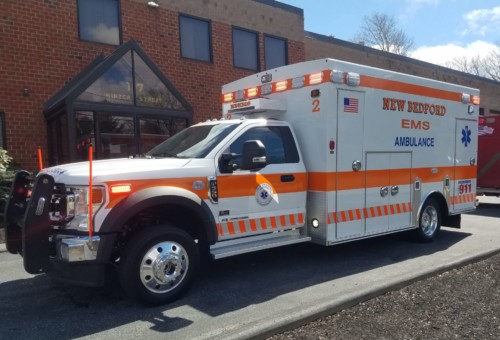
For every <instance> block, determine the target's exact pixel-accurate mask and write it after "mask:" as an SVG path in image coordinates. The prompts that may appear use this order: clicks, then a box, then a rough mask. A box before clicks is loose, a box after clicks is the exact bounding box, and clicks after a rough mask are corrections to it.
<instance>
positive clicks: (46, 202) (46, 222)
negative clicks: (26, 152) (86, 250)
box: [22, 174, 54, 274]
mask: <svg viewBox="0 0 500 340" xmlns="http://www.w3.org/2000/svg"><path fill="white" fill-rule="evenodd" d="M53 190H54V178H53V177H52V176H50V175H47V174H41V175H39V176H37V178H36V180H35V184H34V186H33V193H32V195H31V198H30V200H29V202H28V207H27V209H26V213H25V215H24V224H23V227H22V240H23V241H22V246H23V250H22V254H23V258H24V269H26V271H27V272H28V273H30V274H39V273H43V272H46V271H49V270H50V269H51V264H50V253H51V251H50V242H49V236H50V232H51V226H50V217H49V208H50V201H51V198H52V191H53Z"/></svg>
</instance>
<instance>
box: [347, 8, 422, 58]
mask: <svg viewBox="0 0 500 340" xmlns="http://www.w3.org/2000/svg"><path fill="white" fill-rule="evenodd" d="M354 40H355V41H356V42H358V43H360V44H363V45H367V46H370V47H373V48H378V49H380V50H382V51H386V52H391V53H396V54H400V55H408V53H409V52H410V50H411V49H412V48H413V45H414V42H413V38H411V37H409V36H408V35H406V33H405V32H404V31H403V30H401V29H398V28H397V24H396V19H394V17H393V16H389V15H387V14H380V13H375V14H372V15H371V16H369V17H368V16H365V17H364V23H363V25H362V26H361V28H360V30H359V32H358V34H357V35H356V37H355V39H354Z"/></svg>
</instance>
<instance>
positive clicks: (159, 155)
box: [149, 152, 179, 158]
mask: <svg viewBox="0 0 500 340" xmlns="http://www.w3.org/2000/svg"><path fill="white" fill-rule="evenodd" d="M149 156H150V157H152V158H156V157H172V158H179V157H177V155H174V154H172V153H170V152H159V153H155V154H153V155H149Z"/></svg>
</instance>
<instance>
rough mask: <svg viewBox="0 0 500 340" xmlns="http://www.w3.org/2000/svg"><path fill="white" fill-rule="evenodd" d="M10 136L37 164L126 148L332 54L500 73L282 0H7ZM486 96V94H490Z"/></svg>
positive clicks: (452, 77)
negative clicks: (329, 27) (380, 43)
mask: <svg viewBox="0 0 500 340" xmlns="http://www.w3.org/2000/svg"><path fill="white" fill-rule="evenodd" d="M0 13H1V16H0V46H1V47H2V48H1V50H0V125H1V128H0V134H1V136H0V137H1V138H0V146H2V147H4V148H5V149H7V150H8V151H9V153H10V155H12V156H13V157H14V159H15V161H16V162H17V163H19V164H20V165H21V166H23V167H25V168H26V169H28V170H34V169H35V168H36V166H37V158H36V154H37V147H38V146H41V148H42V151H43V155H44V163H45V165H55V164H60V163H64V162H70V161H77V160H82V159H85V158H86V154H85V152H84V150H85V149H86V145H87V144H88V143H89V142H92V143H93V144H94V148H95V156H94V157H95V158H112V157H122V156H128V155H134V154H140V153H142V152H144V150H145V149H147V148H148V147H149V146H151V145H153V144H154V143H156V142H158V141H159V140H162V139H164V138H165V137H166V136H169V135H170V134H172V133H175V132H176V131H177V130H178V129H181V128H183V127H185V126H186V125H188V124H191V123H193V122H197V121H201V120H206V119H210V118H218V117H219V116H220V112H221V105H220V89H221V86H222V85H223V84H225V83H227V82H230V81H232V80H235V79H238V78H241V77H243V76H247V75H249V74H252V73H255V72H257V71H261V70H265V69H269V68H274V67H277V66H281V65H285V64H292V63H296V62H300V61H304V60H309V59H317V58H323V57H334V58H338V59H344V60H348V61H353V62H358V63H363V64H367V65H372V66H377V67H382V68H388V69H393V70H396V71H400V72H405V73H410V74H417V75H421V76H426V77H430V78H435V79H440V80H444V81H450V82H454V83H458V84H463V85H468V86H472V87H478V88H480V89H481V90H482V91H483V92H482V98H481V99H482V103H481V104H482V105H481V108H482V112H484V113H500V95H499V93H500V83H498V82H493V81H490V80H487V79H484V78H479V77H474V76H470V75H466V74H464V73H460V72H456V71H452V70H449V69H446V68H442V67H437V66H435V65H432V64H428V63H423V62H419V61H416V60H414V59H410V58H404V57H400V56H396V55H393V54H390V53H384V52H380V51H376V50H373V49H369V48H365V47H362V46H359V45H356V44H352V43H348V42H345V41H342V40H338V39H332V38H328V37H325V36H321V35H318V34H315V33H311V32H306V31H304V14H303V11H302V9H300V8H297V7H293V6H289V5H286V4H283V3H280V2H277V1H274V0H183V1H176V0H156V2H150V1H149V0H43V1H41V0H25V1H22V2H19V1H14V0H2V1H0ZM483 103H484V104H483Z"/></svg>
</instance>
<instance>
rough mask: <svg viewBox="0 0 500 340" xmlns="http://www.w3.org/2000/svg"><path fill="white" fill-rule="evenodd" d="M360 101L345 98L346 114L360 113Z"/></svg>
mask: <svg viewBox="0 0 500 340" xmlns="http://www.w3.org/2000/svg"><path fill="white" fill-rule="evenodd" d="M358 106H359V100H358V99H356V98H344V112H354V113H358Z"/></svg>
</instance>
